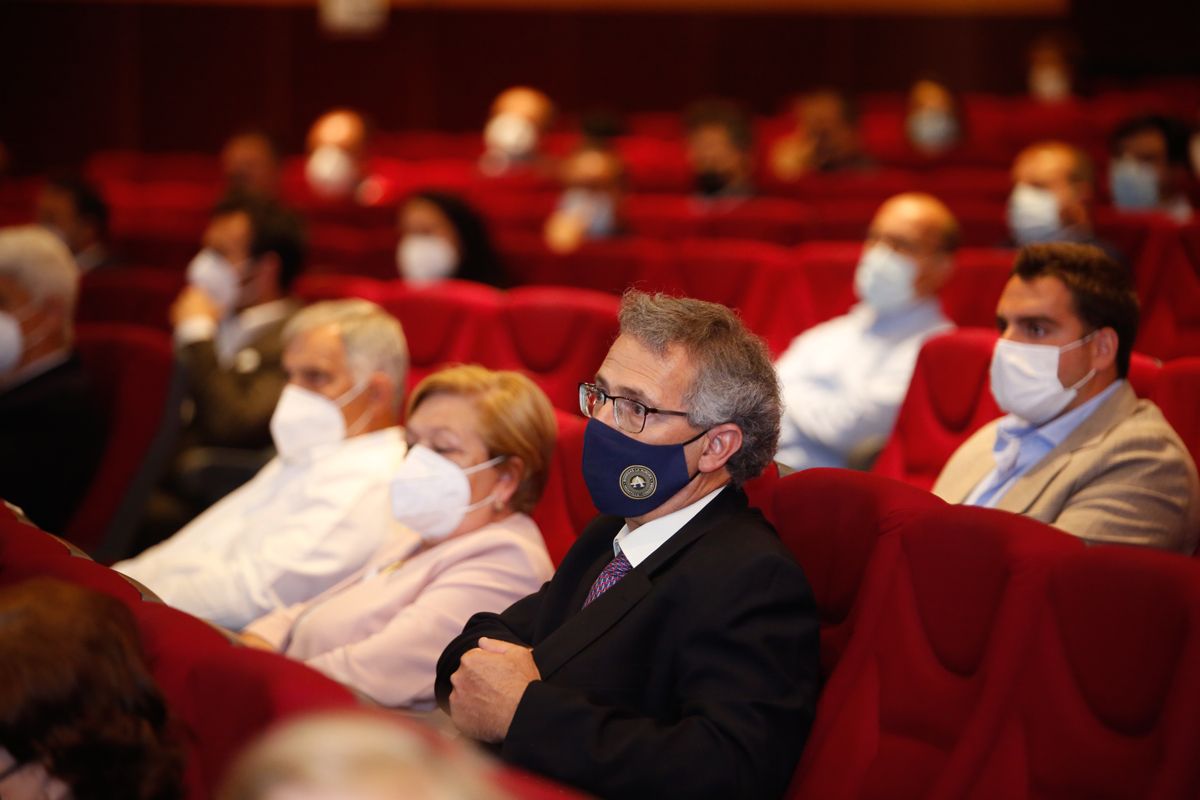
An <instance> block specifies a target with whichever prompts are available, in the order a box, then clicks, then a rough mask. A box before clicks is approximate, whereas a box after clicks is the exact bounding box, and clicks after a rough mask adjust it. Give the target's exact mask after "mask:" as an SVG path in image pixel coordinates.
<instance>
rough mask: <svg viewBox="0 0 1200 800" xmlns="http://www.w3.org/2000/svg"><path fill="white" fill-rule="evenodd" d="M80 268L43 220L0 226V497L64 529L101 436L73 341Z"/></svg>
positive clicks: (46, 523) (88, 477) (54, 528)
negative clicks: (2, 227)
mask: <svg viewBox="0 0 1200 800" xmlns="http://www.w3.org/2000/svg"><path fill="white" fill-rule="evenodd" d="M78 286H79V270H78V268H77V267H76V266H75V261H74V260H73V258H72V257H71V251H70V250H68V249H67V246H66V245H65V244H63V243H62V242H61V241H59V240H58V238H57V237H55V236H54V234H52V233H51V232H50V231H48V230H46V229H45V228H42V227H39V226H34V225H29V226H22V227H17V228H5V229H3V230H0V498H3V499H5V500H8V501H10V502H12V503H13V504H15V505H18V506H20V507H21V508H22V509H23V510H24V511H25V513H26V514H28V515H29V518H30V519H31V520H33V521H34V522H35V523H37V524H38V525H40V526H41V527H43V528H45V529H46V530H48V531H51V532H54V533H62V532H63V528H64V526H65V525H66V523H67V522H68V521H69V520H70V518H71V515H72V514H73V513H74V511H75V508H76V506H77V505H78V504H79V501H80V500H81V499H82V497H83V494H84V492H86V491H87V488H88V486H89V484H90V482H91V478H92V474H93V473H94V472H95V470H96V466H97V464H99V462H100V458H101V455H102V454H103V452H104V445H105V441H106V439H107V435H106V431H105V425H104V419H103V416H102V415H101V413H100V410H99V408H98V407H97V405H96V393H95V392H94V391H93V390H92V387H91V385H90V383H89V381H88V377H87V374H86V373H85V372H84V369H83V365H82V364H81V363H80V361H79V358H78V356H76V355H75V354H74V351H73V349H72V346H71V345H72V339H73V333H74V327H73V324H72V319H73V317H74V310H75V298H76V294H77V292H78Z"/></svg>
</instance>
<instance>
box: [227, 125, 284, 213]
mask: <svg viewBox="0 0 1200 800" xmlns="http://www.w3.org/2000/svg"><path fill="white" fill-rule="evenodd" d="M221 171H222V172H223V173H224V175H225V182H226V185H227V187H228V189H229V191H230V192H231V193H244V194H248V195H250V196H252V197H259V198H262V199H264V200H275V199H277V198H278V197H279V181H280V163H279V148H278V147H276V145H275V142H274V140H273V139H271V137H270V136H269V135H267V134H266V133H264V132H263V131H257V130H247V131H242V132H241V133H235V134H234V135H233V136H231V137H229V141H227V142H225V147H224V148H222V149H221Z"/></svg>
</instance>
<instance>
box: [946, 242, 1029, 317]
mask: <svg viewBox="0 0 1200 800" xmlns="http://www.w3.org/2000/svg"><path fill="white" fill-rule="evenodd" d="M1015 255H1016V254H1015V253H1014V252H1013V251H1012V250H1002V249H998V248H987V249H984V248H963V249H962V250H960V251H959V252H958V254H957V255H956V256H955V260H954V272H953V274H952V275H951V276H950V279H949V280H948V281H946V285H945V286H943V287H942V291H941V298H942V308H943V309H944V310H945V312H946V316H947V317H949V318H950V319H951V320H953V321H954V324H956V325H959V326H961V327H964V328H991V327H993V326H994V325H995V324H996V304H997V303H999V302H1000V295H1001V294H1002V293H1003V292H1004V286H1005V284H1007V283H1008V279H1009V277H1011V275H1012V266H1013V259H1014V257H1015Z"/></svg>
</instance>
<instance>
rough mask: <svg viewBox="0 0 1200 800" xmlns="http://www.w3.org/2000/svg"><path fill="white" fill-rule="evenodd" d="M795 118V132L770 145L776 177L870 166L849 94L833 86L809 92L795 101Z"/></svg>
mask: <svg viewBox="0 0 1200 800" xmlns="http://www.w3.org/2000/svg"><path fill="white" fill-rule="evenodd" d="M796 117H797V122H798V123H799V124H798V127H797V130H796V132H795V133H793V134H791V135H790V136H786V137H784V138H783V139H781V140H779V141H778V142H777V143H776V144H775V146H774V148H772V151H771V168H772V171H773V172H774V173H775V175H776V177H778V178H780V179H781V180H785V181H786V180H796V179H797V178H799V177H801V176H802V175H806V174H808V173H811V172H838V171H841V170H853V169H863V168H865V167H869V166H870V160H869V159H868V158H867V156H866V154H865V153H863V150H862V143H861V141H860V139H859V132H858V109H857V108H856V106H855V104H854V101H853V100H852V99H851V98H850V97H849V96H847V95H845V94H843V93H842V92H839V91H837V90H834V89H820V90H818V91H815V92H810V93H809V94H806V95H804V96H803V97H801V98H800V100H799V101H798V102H797V103H796Z"/></svg>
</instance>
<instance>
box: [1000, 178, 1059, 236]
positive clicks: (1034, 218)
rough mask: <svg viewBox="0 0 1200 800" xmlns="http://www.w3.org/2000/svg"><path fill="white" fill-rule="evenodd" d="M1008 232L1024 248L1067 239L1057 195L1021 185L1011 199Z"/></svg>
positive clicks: (1046, 190)
mask: <svg viewBox="0 0 1200 800" xmlns="http://www.w3.org/2000/svg"><path fill="white" fill-rule="evenodd" d="M1008 229H1009V231H1010V232H1011V233H1012V236H1013V239H1015V240H1016V242H1017V244H1020V245H1027V244H1039V243H1043V242H1055V241H1060V240H1062V239H1064V238H1065V236H1064V233H1065V231H1064V228H1063V224H1062V209H1061V208H1060V207H1059V203H1058V198H1057V197H1055V195H1054V192H1052V191H1050V190H1049V189H1039V188H1037V187H1036V186H1030V185H1029V184H1028V183H1018V184H1017V185H1016V187H1014V188H1013V190H1012V194H1011V195H1009V197H1008Z"/></svg>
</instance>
